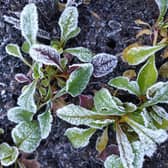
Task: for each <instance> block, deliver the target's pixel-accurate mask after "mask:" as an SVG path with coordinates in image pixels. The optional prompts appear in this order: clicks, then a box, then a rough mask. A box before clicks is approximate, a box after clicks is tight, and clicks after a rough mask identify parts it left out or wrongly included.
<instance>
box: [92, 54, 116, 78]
mask: <svg viewBox="0 0 168 168" xmlns="http://www.w3.org/2000/svg"><path fill="white" fill-rule="evenodd" d="M117 63H118V60H117V57H116V56H114V55H111V54H106V53H101V54H97V55H95V56H94V57H93V59H92V64H93V67H94V72H93V75H94V77H97V78H99V77H102V76H105V75H107V74H109V73H111V72H112V71H113V69H114V68H116V66H117Z"/></svg>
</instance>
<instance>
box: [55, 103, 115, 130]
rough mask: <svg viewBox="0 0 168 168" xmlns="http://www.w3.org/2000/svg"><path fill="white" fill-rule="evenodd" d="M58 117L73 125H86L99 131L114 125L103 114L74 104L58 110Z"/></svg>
mask: <svg viewBox="0 0 168 168" xmlns="http://www.w3.org/2000/svg"><path fill="white" fill-rule="evenodd" d="M57 116H58V117H59V118H61V119H62V120H64V121H66V122H68V123H70V124H72V125H76V126H79V125H86V126H90V127H92V128H98V129H101V128H103V127H104V126H106V125H108V124H110V123H113V120H112V119H108V117H104V114H102V113H99V112H94V111H90V110H87V109H85V108H83V107H80V106H77V105H74V104H69V105H67V106H64V107H63V108H60V109H58V110H57Z"/></svg>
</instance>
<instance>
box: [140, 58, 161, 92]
mask: <svg viewBox="0 0 168 168" xmlns="http://www.w3.org/2000/svg"><path fill="white" fill-rule="evenodd" d="M157 78H158V71H157V69H156V65H155V56H152V57H150V59H149V60H148V61H147V63H146V64H145V65H144V66H143V67H142V68H141V69H140V72H139V74H138V77H137V81H138V84H139V87H140V90H141V94H142V95H145V94H146V91H147V89H148V88H149V87H151V86H152V85H153V84H154V83H155V82H156V81H157Z"/></svg>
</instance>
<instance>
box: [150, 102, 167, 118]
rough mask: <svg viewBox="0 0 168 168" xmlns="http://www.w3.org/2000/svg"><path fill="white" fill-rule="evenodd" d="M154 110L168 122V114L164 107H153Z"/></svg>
mask: <svg viewBox="0 0 168 168" xmlns="http://www.w3.org/2000/svg"><path fill="white" fill-rule="evenodd" d="M152 109H153V110H154V111H155V112H156V113H157V115H158V116H160V117H162V118H163V119H165V120H168V113H167V112H166V110H165V109H164V108H163V107H160V106H156V105H155V106H152Z"/></svg>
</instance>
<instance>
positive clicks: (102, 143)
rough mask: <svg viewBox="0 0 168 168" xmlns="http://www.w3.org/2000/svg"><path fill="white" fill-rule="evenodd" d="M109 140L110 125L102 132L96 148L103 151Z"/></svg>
mask: <svg viewBox="0 0 168 168" xmlns="http://www.w3.org/2000/svg"><path fill="white" fill-rule="evenodd" d="M108 141H109V137H108V127H106V128H105V129H104V131H103V133H102V135H101V136H100V137H98V138H97V141H96V150H97V151H98V152H99V153H101V152H103V151H104V149H105V148H106V146H107V144H108Z"/></svg>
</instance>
